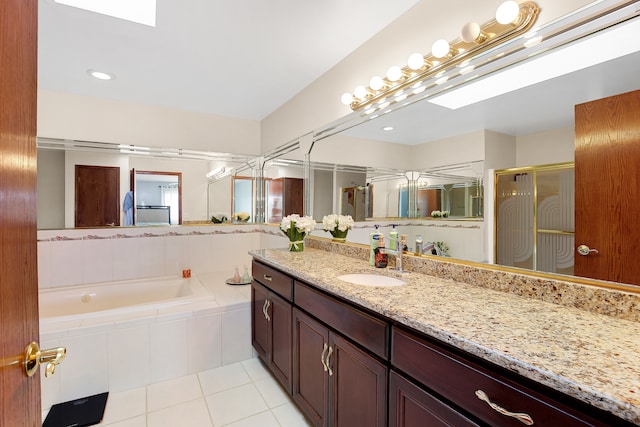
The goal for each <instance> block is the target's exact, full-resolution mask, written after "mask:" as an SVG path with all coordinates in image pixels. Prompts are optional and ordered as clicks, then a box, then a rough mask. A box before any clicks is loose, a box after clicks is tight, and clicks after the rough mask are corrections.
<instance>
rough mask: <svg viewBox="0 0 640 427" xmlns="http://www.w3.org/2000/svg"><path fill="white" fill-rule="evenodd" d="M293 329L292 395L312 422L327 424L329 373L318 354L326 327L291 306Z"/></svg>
mask: <svg viewBox="0 0 640 427" xmlns="http://www.w3.org/2000/svg"><path fill="white" fill-rule="evenodd" d="M293 331H294V333H293V372H294V374H293V399H294V400H295V401H296V403H297V404H298V406H299V407H300V409H301V410H302V412H304V413H305V415H306V416H307V418H308V419H309V420H310V421H311V422H312V423H313V425H314V426H316V427H321V426H327V425H329V424H328V420H329V417H328V409H329V380H328V378H329V376H328V375H327V372H326V371H325V369H324V366H323V363H322V362H321V357H322V356H326V354H327V350H326V348H327V347H328V343H329V330H328V329H327V328H325V327H324V326H322V324H320V323H319V322H317V321H316V320H314V319H312V318H311V317H309V316H307V315H306V314H304V313H303V312H301V311H299V310H297V309H295V308H294V309H293ZM325 345H326V346H327V347H325ZM322 360H324V359H322ZM356 425H358V424H356Z"/></svg>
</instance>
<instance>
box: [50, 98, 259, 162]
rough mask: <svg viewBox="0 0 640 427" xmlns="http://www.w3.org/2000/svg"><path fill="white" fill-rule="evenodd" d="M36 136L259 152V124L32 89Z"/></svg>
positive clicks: (235, 151)
mask: <svg viewBox="0 0 640 427" xmlns="http://www.w3.org/2000/svg"><path fill="white" fill-rule="evenodd" d="M37 135H38V136H39V137H48V138H62V139H74V140H80V141H97V142H110V143H115V144H133V145H143V146H151V147H169V148H171V147H175V148H189V149H193V150H209V151H216V152H225V153H226V152H228V153H242V154H253V155H255V154H259V153H260V124H259V123H258V122H257V121H253V120H243V119H235V118H228V117H221V116H215V115H212V114H203V113H196V112H192V111H184V110H177V109H170V108H161V107H154V106H150V105H142V104H133V103H128V102H123V101H116V100H112V99H105V98H92V97H86V96H79V95H73V94H69V93H62V92H53V91H47V90H39V91H38V129H37Z"/></svg>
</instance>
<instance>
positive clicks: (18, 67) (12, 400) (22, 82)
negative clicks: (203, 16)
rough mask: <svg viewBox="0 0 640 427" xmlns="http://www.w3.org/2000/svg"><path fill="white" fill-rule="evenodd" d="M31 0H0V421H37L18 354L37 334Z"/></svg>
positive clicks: (36, 402)
mask: <svg viewBox="0 0 640 427" xmlns="http://www.w3.org/2000/svg"><path fill="white" fill-rule="evenodd" d="M37 7H38V3H37V1H36V0H2V1H1V2H0V201H1V203H0V271H1V272H2V274H1V275H0V426H34V427H35V426H39V425H41V409H40V376H39V375H35V376H33V377H31V378H28V377H27V376H26V375H25V370H24V366H23V364H22V359H23V357H24V351H25V348H26V346H27V344H28V343H29V342H31V341H37V340H38V336H39V331H38V274H37V259H36V255H37V246H36V245H37V235H36V161H37V160H36V80H37V68H36V67H37V39H38V37H37V26H38V16H37Z"/></svg>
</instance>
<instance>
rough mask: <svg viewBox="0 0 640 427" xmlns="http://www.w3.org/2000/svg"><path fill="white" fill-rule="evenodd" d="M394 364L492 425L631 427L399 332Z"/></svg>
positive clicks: (395, 331)
mask: <svg viewBox="0 0 640 427" xmlns="http://www.w3.org/2000/svg"><path fill="white" fill-rule="evenodd" d="M391 364H392V365H393V366H394V368H397V369H398V370H399V371H402V372H404V373H405V374H406V375H408V376H410V377H413V378H414V379H415V380H416V381H417V382H419V383H421V384H423V385H424V386H425V387H426V388H427V389H429V390H431V391H432V392H433V393H434V394H437V395H439V396H441V397H442V399H446V400H447V401H450V402H454V404H455V405H456V406H457V407H459V408H461V410H463V411H464V412H466V413H469V414H470V415H471V416H473V417H474V418H477V419H479V420H481V421H482V422H484V423H486V424H488V425H491V426H493V427H501V426H514V427H515V426H522V425H535V426H563V427H570V426H575V427H578V426H602V427H604V426H610V425H618V426H623V425H629V424H627V423H625V422H623V421H622V420H619V419H616V418H615V417H612V416H610V415H609V414H606V413H604V412H602V411H599V412H598V413H595V412H594V411H593V409H594V408H589V407H588V405H586V404H584V403H582V402H579V401H577V400H574V399H571V398H570V397H568V396H560V394H559V393H558V392H555V391H553V390H550V389H547V390H544V387H543V386H542V385H540V384H538V385H537V386H534V385H533V384H532V386H533V387H534V388H530V387H529V386H527V385H526V384H525V383H527V382H528V381H525V379H524V378H521V377H519V376H516V375H515V374H509V373H508V372H506V371H505V372H502V371H501V370H500V369H498V368H497V367H493V366H489V365H488V364H486V363H482V362H480V361H477V360H473V358H472V357H471V356H469V355H462V354H461V353H458V352H456V351H454V350H453V349H449V348H447V347H446V346H445V345H443V344H440V343H438V342H436V341H434V340H432V339H427V338H426V337H423V336H421V335H419V334H414V333H412V332H408V331H404V330H401V329H398V328H393V330H392V349H391ZM554 396H557V398H554ZM396 410H397V408H396ZM392 416H396V417H397V416H399V414H396V415H392Z"/></svg>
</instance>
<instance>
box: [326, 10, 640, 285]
mask: <svg viewBox="0 0 640 427" xmlns="http://www.w3.org/2000/svg"><path fill="white" fill-rule="evenodd" d="M614 4H615V5H614ZM618 6H620V8H619V9H618ZM608 9H611V10H615V12H614V13H609V12H610V10H608ZM591 19H593V20H594V21H592V22H588V23H587V24H586V25H582V24H583V22H580V21H584V22H587V21H589V20H591ZM638 26H640V19H639V18H638V13H637V5H636V4H634V2H632V3H625V4H624V5H622V4H621V3H615V2H591V3H590V4H589V5H588V6H585V7H584V8H582V9H580V10H579V11H577V12H575V13H573V14H570V15H567V17H565V18H561V19H558V20H556V21H553V22H551V23H549V24H548V25H545V26H543V27H541V28H540V30H541V31H540V32H538V34H540V35H544V37H543V38H542V40H544V41H543V43H540V44H538V45H537V47H536V46H532V47H534V49H531V48H530V47H527V48H526V49H524V48H522V49H520V50H519V53H520V54H521V56H520V57H519V58H516V59H517V60H516V61H513V62H512V63H508V62H509V61H508V60H507V59H506V58H507V57H508V55H506V56H505V57H504V58H505V59H504V61H503V62H502V63H499V62H500V61H498V62H497V63H496V70H497V72H496V73H494V74H493V76H491V77H490V78H487V79H483V78H482V77H480V78H477V79H475V80H474V81H472V82H468V81H466V80H465V78H461V79H458V80H457V81H455V82H454V81H451V80H450V81H449V82H448V84H449V83H450V84H451V86H447V87H446V89H445V88H444V87H445V85H441V86H440V87H438V88H436V89H435V90H437V91H441V92H445V91H449V93H450V95H451V96H450V98H452V97H453V96H458V95H459V96H460V99H462V100H463V101H465V103H464V104H463V105H458V106H456V107H454V108H451V107H449V108H447V107H444V106H443V105H444V103H443V102H442V101H443V100H444V99H445V98H447V97H446V96H438V97H437V98H436V96H435V94H433V93H432V94H430V93H428V91H424V92H422V99H421V100H420V101H419V102H415V103H413V104H410V105H406V106H405V104H403V103H400V102H397V103H396V104H395V106H394V105H391V106H386V105H385V106H384V107H383V108H384V114H379V115H377V116H376V114H375V112H374V113H367V112H365V111H356V112H354V113H352V114H351V115H350V116H349V117H347V116H345V117H343V118H340V119H338V120H336V121H335V122H333V123H329V124H328V125H326V126H325V127H323V128H321V129H318V130H317V131H316V132H314V142H315V145H314V151H315V152H316V153H318V152H319V156H316V157H315V158H314V159H318V160H324V159H326V158H327V157H328V154H329V153H330V152H331V151H334V152H335V151H336V147H337V145H334V144H332V141H331V140H332V139H334V137H339V138H343V139H344V138H349V139H350V141H352V142H353V143H352V144H343V145H342V146H346V147H349V149H353V153H354V154H353V155H354V156H355V155H357V156H358V158H359V159H362V158H364V160H365V161H369V160H372V161H373V162H375V163H370V164H387V165H392V167H397V165H400V164H402V163H400V162H401V161H402V160H400V161H398V158H397V157H396V155H397V154H398V153H403V156H402V158H403V159H404V164H405V165H407V166H408V167H410V168H414V169H415V170H420V168H422V167H425V164H427V166H430V165H431V161H432V160H433V159H439V158H440V156H446V155H447V154H450V155H456V156H466V155H468V154H470V153H472V152H473V151H474V150H477V151H476V152H475V154H479V155H478V156H474V157H475V159H483V160H484V171H483V172H484V173H483V176H484V177H485V179H490V180H491V181H490V182H489V181H487V182H485V183H484V184H485V185H484V186H483V187H482V191H483V192H484V193H485V198H484V200H485V202H484V203H482V202H481V200H479V203H478V206H477V209H476V207H475V206H473V204H472V209H471V210H472V212H473V211H476V210H477V211H482V210H484V211H485V216H486V218H487V221H486V227H485V228H484V229H482V230H481V231H479V232H477V233H475V232H473V231H471V230H470V231H469V237H468V238H466V240H465V241H466V242H469V243H471V244H477V246H478V248H479V250H478V251H477V253H480V254H482V255H483V256H482V257H481V258H480V257H477V256H476V257H473V256H471V257H467V256H466V254H463V253H462V251H460V250H459V249H460V248H459V247H455V248H454V247H452V255H453V256H455V257H457V258H460V259H463V260H473V261H478V260H483V261H484V262H490V263H494V262H499V263H501V264H507V265H516V266H519V267H522V268H525V269H528V270H531V269H536V270H539V271H553V272H558V273H561V274H571V272H572V270H573V269H574V268H575V272H576V273H577V274H578V275H580V276H583V275H584V274H582V273H579V269H578V268H577V267H578V265H579V262H582V263H583V264H590V265H594V264H596V263H595V261H599V260H601V259H604V258H605V257H604V256H600V257H599V258H597V257H595V256H594V255H593V254H591V255H589V256H584V257H578V258H577V260H576V263H575V267H573V266H572V262H571V261H570V258H571V257H573V256H574V255H575V253H576V252H575V250H576V245H578V244H582V243H584V242H582V241H580V242H578V241H576V242H574V243H569V240H570V239H572V238H573V237H572V235H571V233H572V231H573V229H572V228H571V227H569V225H567V224H561V223H557V222H556V221H555V220H554V219H552V218H553V217H552V216H549V217H548V218H545V219H544V221H546V220H547V219H549V221H550V222H548V223H545V225H544V226H540V225H541V224H538V225H539V227H538V229H537V230H535V234H534V230H533V229H531V230H528V231H527V232H526V234H527V236H526V240H525V236H524V234H525V232H522V233H521V235H520V236H517V237H513V240H512V241H511V242H510V243H509V244H510V245H512V246H511V248H513V249H515V250H516V253H517V257H518V259H517V260H516V259H514V260H512V261H513V262H511V261H510V260H504V259H503V258H502V257H508V256H509V248H508V247H507V248H506V252H504V253H501V254H500V253H499V252H498V251H496V247H495V245H500V244H501V241H499V240H496V239H495V237H494V232H496V229H495V227H499V226H500V225H499V224H496V223H495V222H494V219H495V218H496V217H495V216H494V209H495V204H494V202H495V199H496V197H498V196H499V195H496V194H494V193H495V191H496V188H495V187H494V185H493V184H494V183H493V178H494V173H493V171H494V170H501V169H506V168H516V167H525V166H532V165H543V164H555V163H560V162H573V161H574V160H575V162H576V165H578V163H579V159H578V158H577V154H576V155H574V150H575V142H576V141H575V135H576V133H575V132H574V130H576V129H577V128H578V124H577V123H576V122H575V118H576V116H575V114H574V113H575V108H576V105H580V104H583V103H587V102H590V101H594V100H597V99H603V98H606V97H610V96H614V95H619V94H623V93H627V92H632V91H636V90H637V89H638V88H639V86H638V79H637V75H638V73H639V72H640V53H639V52H640V39H638V38H637V37H631V36H630V34H631V32H634V33H637V31H638ZM594 29H595V31H594ZM618 36H621V37H620V38H619V39H617V38H618ZM614 39H617V41H613V40H614ZM574 41H575V42H574ZM599 43H602V45H603V46H604V45H606V46H620V47H621V51H619V52H613V51H611V50H607V49H599V48H596V47H595V46H596V45H598V44H599ZM589 46H590V47H589ZM605 51H606V52H608V53H610V55H604V56H603V57H602V58H601V59H599V60H597V61H594V62H589V65H587V63H588V61H584V62H582V61H580V59H584V58H586V57H589V58H594V59H596V55H594V53H595V52H605ZM580 52H582V53H580ZM529 53H533V54H535V55H537V57H538V58H537V59H536V57H535V56H529ZM493 54H495V52H493ZM572 58H574V59H575V60H573V59H572ZM538 59H539V60H538ZM598 62H600V63H598ZM542 63H544V64H546V65H545V66H544V67H543V68H544V69H545V71H549V72H550V74H551V75H552V76H553V77H549V78H547V79H545V80H541V81H540V80H538V81H537V83H535V84H528V85H519V86H517V87H518V88H517V89H516V88H515V87H512V90H510V91H506V92H505V91H503V90H502V88H503V87H509V85H508V84H507V82H506V80H504V79H506V78H508V77H514V83H515V82H524V80H523V78H524V79H525V80H526V78H525V77H529V76H531V77H537V76H541V75H542V74H544V73H536V72H527V71H526V69H527V68H528V69H529V70H530V69H531V68H530V67H533V66H535V65H541V64H542ZM577 64H583V66H584V67H585V68H583V69H578V68H576V67H572V68H571V69H569V70H566V69H564V66H565V65H577ZM501 67H502V68H501ZM478 70H479V69H478ZM483 81H486V82H491V81H493V82H494V83H496V85H495V88H493V89H490V88H488V85H487V86H483ZM475 82H477V83H478V84H475ZM456 85H457V86H459V87H455V86H456ZM483 88H484V89H486V91H485V92H484V94H485V95H486V96H484V97H482V98H476V101H474V102H466V101H468V100H472V99H473V95H472V93H473V92H474V91H476V92H481V90H480V89H483ZM439 95H445V94H444V93H442V94H439ZM430 101H435V102H430ZM617 116H618V115H616V117H617ZM592 121H593V120H590V121H589V122H588V123H587V125H585V127H584V129H585V133H586V134H587V135H588V137H587V138H586V139H587V140H589V141H592V138H591V136H589V135H590V133H596V132H594V131H593V126H592ZM611 123H614V124H615V125H616V126H617V127H618V128H615V127H613V128H610V129H608V130H607V131H603V132H598V134H603V135H609V136H610V138H614V135H619V134H629V133H631V132H626V130H627V129H630V128H628V127H626V129H625V127H622V126H621V124H620V121H619V120H615V121H613V122H611ZM611 123H610V125H611ZM611 126H613V125H611ZM385 127H393V128H394V130H393V132H386V133H385V132H383V131H382V129H383V128H385ZM472 139H473V141H472ZM358 141H363V142H362V144H360V145H358ZM629 145H631V144H629ZM355 147H358V148H355ZM372 153H376V154H379V153H384V159H383V160H380V159H375V158H373V156H372ZM381 157H382V156H381ZM418 159H419V160H418ZM475 159H474V160H475ZM466 160H467V159H457V160H453V161H452V162H455V161H457V162H463V161H466ZM418 161H419V162H421V163H422V164H416V163H414V162H418ZM452 162H451V163H452ZM363 164H366V163H364V162H363ZM612 164H614V163H612ZM616 164H618V165H619V164H621V163H616ZM576 169H578V167H577V166H576ZM616 169H620V170H627V168H622V167H619V166H618V167H616ZM583 170H586V169H583ZM590 173H591V169H589V171H588V172H585V175H587V174H590ZM627 173H628V172H627ZM607 176H608V177H609V175H607ZM540 177H541V178H542V175H541V176H540ZM577 177H578V175H576V178H577ZM545 179H546V177H545ZM550 179H551V178H550ZM554 179H555V178H554ZM558 180H560V178H558ZM580 181H581V180H579V179H576V186H577V187H578V188H580V185H581V182H580ZM609 183H610V184H611V190H610V191H611V192H612V193H620V191H619V188H620V181H619V180H615V181H614V180H611V179H600V180H598V182H597V184H596V185H598V186H600V187H602V186H604V185H605V184H609ZM541 184H542V183H541ZM545 185H546V184H545ZM376 186H377V184H376ZM566 190H568V189H564V190H562V191H561V192H557V191H556V190H552V191H551V192H550V193H549V194H548V195H547V196H545V197H544V200H543V199H540V200H539V202H540V203H543V202H544V203H547V204H549V206H548V207H547V209H548V211H547V213H544V215H550V214H549V212H550V211H551V210H552V209H556V208H558V209H562V210H563V211H566V209H565V208H566V207H565V206H561V207H557V206H558V205H556V206H555V207H551V206H552V205H554V203H556V202H554V201H553V200H554V199H562V198H564V197H565V195H566V193H567V191H566ZM561 193H562V196H561V195H560V194H561ZM575 193H576V195H577V196H579V195H580V192H579V191H577V190H576V191H575ZM624 193H626V194H629V193H630V192H629V191H625V192H624ZM379 199H380V198H379V197H376V196H375V195H374V210H375V209H376V204H377V202H378V200H379ZM407 199H408V197H407ZM520 199H522V198H520ZM577 199H580V197H577ZM547 200H549V201H547ZM576 202H578V200H576ZM407 203H408V201H407ZM474 203H475V202H474ZM512 203H513V206H510V207H505V208H504V209H505V210H507V211H511V210H516V208H517V205H518V203H525V201H524V200H519V201H515V202H512ZM526 203H531V202H530V201H527V202H526ZM559 203H560V204H561V205H562V204H563V203H566V200H564V199H562V200H560V201H559ZM602 205H603V206H605V208H603V207H602V206H600V205H598V206H596V207H595V208H594V207H592V206H589V207H590V208H594V209H605V210H608V209H609V208H608V207H606V206H607V203H606V202H604V203H602ZM481 206H483V207H481ZM540 207H542V206H538V208H540ZM452 209H453V208H452ZM565 213H566V212H565ZM499 214H500V213H499V212H498V213H497V215H499ZM531 215H533V214H531ZM563 215H564V213H563ZM576 215H577V216H580V215H583V216H585V217H605V215H598V214H592V213H591V212H589V213H587V211H586V210H582V214H576ZM569 217H571V216H570V215H569V216H568V217H567V218H569ZM606 217H607V221H609V222H610V225H609V226H608V228H607V229H612V228H620V229H625V228H628V223H629V221H626V223H616V224H615V225H614V224H613V220H614V218H613V217H612V216H611V215H606ZM567 218H565V219H567ZM479 226H480V227H483V226H484V224H483V225H479ZM631 228H632V229H634V230H635V229H637V227H631ZM580 229H581V227H580V223H576V230H575V232H576V236H578V233H580V231H581V230H580ZM454 231H455V230H454V229H449V230H447V233H448V235H453V234H454ZM472 232H473V233H475V234H474V235H473V241H472V237H471V234H472ZM582 232H584V233H585V234H586V235H588V236H585V237H589V238H591V237H593V236H592V235H593V234H594V233H590V232H589V231H585V230H582ZM354 234H355V233H354ZM603 234H604V233H603ZM446 239H447V237H445V240H446ZM476 239H477V240H478V241H479V243H477V242H476ZM461 240H462V239H461ZM483 241H484V243H483ZM536 241H537V242H538V246H537V247H535V248H534V247H533V246H532V245H533V243H534V242H536ZM635 241H637V239H636V240H635ZM529 242H531V245H530V244H529ZM585 244H586V243H585ZM596 245H598V246H601V245H602V243H593V244H591V245H589V246H590V247H591V246H592V247H594V248H595V247H596ZM525 247H526V248H527V249H525ZM453 249H455V250H453ZM617 250H619V248H617ZM607 252H608V253H612V252H613V253H615V250H614V251H607ZM626 252H633V251H632V250H631V251H626ZM472 255H473V254H472ZM512 255H513V253H512ZM496 256H500V257H501V258H500V260H498V259H496ZM618 258H619V257H618ZM600 264H601V263H598V265H600ZM617 264H618V265H619V264H620V262H619V260H615V261H614V262H611V263H607V265H603V266H602V267H603V269H609V270H612V271H613V270H616V271H620V270H622V269H621V268H619V267H617V266H616V265H617ZM584 276H589V277H600V276H592V275H590V274H588V275H584ZM564 278H565V279H566V278H567V277H564ZM571 280H575V279H574V278H572V279H571ZM618 281H619V280H618ZM625 283H637V279H634V280H631V281H629V280H625Z"/></svg>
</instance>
